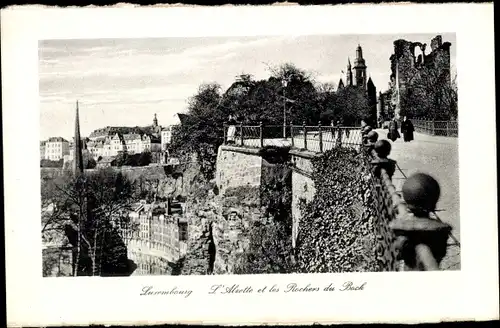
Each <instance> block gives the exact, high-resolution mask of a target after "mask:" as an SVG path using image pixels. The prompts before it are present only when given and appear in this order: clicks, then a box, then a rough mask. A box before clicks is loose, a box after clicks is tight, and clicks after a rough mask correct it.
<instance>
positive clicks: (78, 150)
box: [73, 100, 83, 176]
mask: <svg viewBox="0 0 500 328" xmlns="http://www.w3.org/2000/svg"><path fill="white" fill-rule="evenodd" d="M78 110H79V109H78V100H77V101H76V116H75V141H74V147H75V149H74V155H73V157H74V159H73V174H74V175H75V176H78V175H80V174H83V153H82V138H81V136H80V118H79V113H78Z"/></svg>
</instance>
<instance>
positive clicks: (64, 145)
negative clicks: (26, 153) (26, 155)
mask: <svg viewBox="0 0 500 328" xmlns="http://www.w3.org/2000/svg"><path fill="white" fill-rule="evenodd" d="M41 150H42V146H40V151H41ZM68 154H69V142H68V140H66V139H64V138H62V137H51V138H49V139H48V140H47V141H46V142H45V156H44V159H48V160H51V161H58V160H60V159H62V158H63V157H64V155H68Z"/></svg>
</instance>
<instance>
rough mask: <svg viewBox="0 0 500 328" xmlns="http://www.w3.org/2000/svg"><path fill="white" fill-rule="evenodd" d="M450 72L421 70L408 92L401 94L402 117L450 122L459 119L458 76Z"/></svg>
mask: <svg viewBox="0 0 500 328" xmlns="http://www.w3.org/2000/svg"><path fill="white" fill-rule="evenodd" d="M449 74H450V72H449V71H448V70H437V69H426V70H419V71H417V72H416V73H415V76H414V77H413V78H412V80H411V84H409V86H408V87H407V89H406V92H404V93H402V94H401V108H402V113H401V114H402V115H407V116H410V117H414V118H430V119H435V120H450V119H456V117H457V110H458V107H457V102H458V94H457V88H456V76H455V77H453V79H450V77H449Z"/></svg>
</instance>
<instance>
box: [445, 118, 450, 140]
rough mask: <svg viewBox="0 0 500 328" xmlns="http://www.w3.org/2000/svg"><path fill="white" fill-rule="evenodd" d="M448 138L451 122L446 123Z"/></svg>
mask: <svg viewBox="0 0 500 328" xmlns="http://www.w3.org/2000/svg"><path fill="white" fill-rule="evenodd" d="M446 136H447V137H449V136H450V121H446Z"/></svg>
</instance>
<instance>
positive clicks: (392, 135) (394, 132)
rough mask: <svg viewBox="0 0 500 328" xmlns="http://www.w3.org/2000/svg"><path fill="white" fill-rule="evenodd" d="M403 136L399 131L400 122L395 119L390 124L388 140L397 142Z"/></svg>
mask: <svg viewBox="0 0 500 328" xmlns="http://www.w3.org/2000/svg"><path fill="white" fill-rule="evenodd" d="M399 137H401V135H400V134H399V131H398V122H397V121H396V118H395V117H393V118H392V120H391V121H390V122H389V132H388V133H387V139H389V140H392V142H394V141H396V140H397V139H398V138H399Z"/></svg>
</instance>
